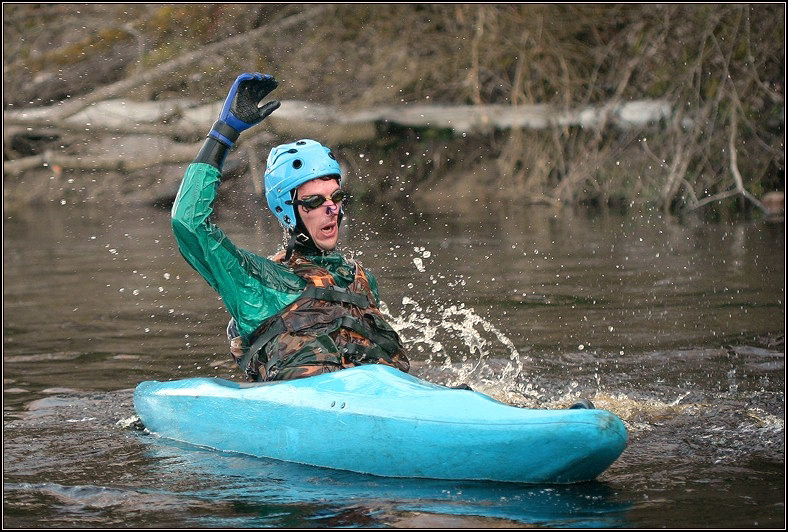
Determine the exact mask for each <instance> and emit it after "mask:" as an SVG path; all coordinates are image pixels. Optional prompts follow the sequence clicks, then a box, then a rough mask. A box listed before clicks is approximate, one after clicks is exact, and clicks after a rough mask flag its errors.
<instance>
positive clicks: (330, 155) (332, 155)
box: [328, 152, 336, 161]
mask: <svg viewBox="0 0 788 532" xmlns="http://www.w3.org/2000/svg"><path fill="white" fill-rule="evenodd" d="M328 156H329V157H331V158H332V159H334V154H333V153H331V152H328ZM334 160H335V161H336V159H334Z"/></svg>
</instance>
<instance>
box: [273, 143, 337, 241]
mask: <svg viewBox="0 0 788 532" xmlns="http://www.w3.org/2000/svg"><path fill="white" fill-rule="evenodd" d="M323 176H334V177H336V179H337V181H339V184H340V186H341V185H342V171H341V169H340V168H339V163H338V162H337V161H336V159H334V156H333V155H332V154H331V150H329V149H328V148H326V147H325V146H323V145H322V144H320V143H319V142H316V141H314V140H309V139H303V140H297V141H295V142H291V143H290V144H282V145H280V146H277V147H275V148H274V149H272V150H271V153H269V154H268V162H267V163H266V166H265V176H264V179H263V180H264V183H263V185H264V189H265V199H266V201H267V202H268V208H270V209H271V212H273V213H274V216H276V218H277V220H279V223H280V224H282V226H283V227H284V228H285V229H288V230H290V231H292V230H293V229H295V225H296V217H295V211H294V210H293V206H292V205H288V204H286V203H285V202H286V201H289V200H291V199H292V198H293V190H295V189H296V188H298V187H300V186H301V185H303V184H304V183H306V182H307V181H311V180H313V179H316V178H318V177H323Z"/></svg>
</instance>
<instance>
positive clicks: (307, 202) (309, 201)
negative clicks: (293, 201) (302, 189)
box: [300, 195, 326, 209]
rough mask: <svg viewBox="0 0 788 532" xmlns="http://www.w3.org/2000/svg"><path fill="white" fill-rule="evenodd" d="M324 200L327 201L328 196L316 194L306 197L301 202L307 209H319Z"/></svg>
mask: <svg viewBox="0 0 788 532" xmlns="http://www.w3.org/2000/svg"><path fill="white" fill-rule="evenodd" d="M324 201H326V198H324V197H323V196H317V195H315V196H307V197H305V198H304V199H302V200H301V202H300V203H301V205H303V206H304V207H306V208H307V209H317V208H318V207H320V206H321V205H322V204H323V202H324Z"/></svg>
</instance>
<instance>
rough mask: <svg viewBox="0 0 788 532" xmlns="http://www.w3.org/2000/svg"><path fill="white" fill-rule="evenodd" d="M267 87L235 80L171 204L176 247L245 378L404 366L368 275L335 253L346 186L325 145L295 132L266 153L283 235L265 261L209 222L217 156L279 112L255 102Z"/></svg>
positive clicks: (259, 79)
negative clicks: (217, 304)
mask: <svg viewBox="0 0 788 532" xmlns="http://www.w3.org/2000/svg"><path fill="white" fill-rule="evenodd" d="M276 86H277V82H276V80H275V79H274V78H273V77H272V76H270V75H267V74H266V75H263V74H259V73H244V74H241V75H240V76H238V78H236V80H235V82H234V83H233V85H232V87H231V89H230V91H229V93H228V95H227V98H226V99H225V101H224V105H223V107H222V109H221V111H220V113H219V117H218V119H217V120H216V122H215V123H214V124H213V127H212V128H211V130H210V132H209V133H208V136H207V138H206V140H205V142H204V144H203V146H202V148H201V149H200V151H199V153H198V154H197V157H196V158H195V159H194V161H193V162H192V164H190V165H189V166H188V168H187V169H186V172H185V174H184V177H183V181H182V183H181V186H180V189H179V190H178V195H177V197H176V199H175V203H174V204H173V207H172V227H173V232H174V233H175V239H176V241H177V243H178V248H179V250H180V252H181V254H182V255H183V257H184V258H185V259H186V260H187V261H188V262H189V264H191V266H192V267H193V268H194V269H195V270H197V272H198V273H199V274H200V275H201V276H202V277H203V278H204V279H205V280H206V281H207V282H208V284H209V285H210V286H212V287H213V288H214V289H215V290H216V291H217V292H218V293H219V295H220V296H221V297H222V300H223V301H224V304H225V307H226V308H227V310H228V312H229V314H230V315H231V316H232V318H231V319H230V323H229V324H228V326H227V335H228V340H229V341H230V351H231V354H232V356H233V357H234V359H235V361H236V362H237V363H238V364H239V366H240V367H241V369H242V370H243V371H244V373H245V374H246V376H247V378H248V379H249V380H257V381H265V380H285V379H295V378H301V377H308V376H312V375H318V374H320V373H325V372H329V371H337V370H340V369H343V368H347V367H353V366H357V365H360V364H369V363H378V364H387V365H390V366H394V367H396V368H398V369H400V370H402V371H405V372H407V371H408V370H409V368H410V363H409V361H408V357H407V355H406V353H405V349H404V347H403V345H402V342H401V341H400V338H399V336H398V335H397V333H396V332H395V331H394V329H393V328H392V327H391V326H390V325H389V324H388V323H387V322H386V320H385V318H384V316H383V314H382V313H381V312H380V310H379V303H380V296H379V293H378V284H377V280H376V279H375V277H374V275H373V274H372V273H371V272H369V271H367V270H365V269H364V268H363V267H362V266H361V265H360V264H359V263H358V262H356V261H355V260H348V259H346V258H345V257H344V256H343V255H342V254H341V253H340V252H338V251H337V250H336V246H337V241H338V238H339V227H340V224H341V222H342V216H343V212H344V211H343V208H344V203H345V200H346V198H347V194H346V193H345V191H344V190H343V189H342V188H341V186H342V170H341V168H340V165H339V163H338V162H337V161H336V159H335V158H334V156H333V154H332V153H331V151H330V150H329V149H328V148H326V147H324V146H322V145H321V144H320V143H318V142H316V141H314V140H310V139H303V140H299V141H296V142H292V143H289V144H283V145H280V146H277V147H275V148H273V149H272V150H271V152H270V154H269V155H268V160H267V165H266V170H265V176H264V189H265V195H266V201H267V203H268V206H269V208H270V209H271V211H272V212H273V214H274V216H276V218H277V220H278V221H279V223H280V224H281V225H282V227H284V229H285V231H286V235H287V244H286V246H285V249H284V250H282V251H281V252H280V253H278V254H277V255H275V256H274V257H271V258H265V257H261V256H258V255H256V254H254V253H252V252H250V251H247V250H244V249H240V248H238V247H236V246H235V245H234V244H233V243H232V242H231V241H230V239H229V238H228V237H227V236H226V235H225V234H224V233H223V232H222V231H221V229H219V228H218V227H217V226H216V225H214V224H213V222H212V221H211V219H210V218H211V214H212V212H213V204H214V201H215V200H216V196H217V192H218V188H219V185H220V180H221V174H222V166H223V164H224V160H225V157H226V156H227V153H228V152H229V151H230V150H231V149H232V147H233V144H234V143H235V141H236V140H237V139H238V137H239V135H240V134H241V133H242V132H243V131H245V130H247V129H249V128H251V127H253V126H255V125H257V124H259V123H260V122H262V121H263V120H264V119H265V118H266V117H267V116H269V115H270V114H271V113H272V112H274V111H275V110H276V109H277V108H279V106H280V102H278V101H275V100H273V101H269V102H267V103H263V102H262V101H263V99H265V98H266V97H267V96H268V94H269V93H270V92H271V91H272V90H274V89H275V88H276Z"/></svg>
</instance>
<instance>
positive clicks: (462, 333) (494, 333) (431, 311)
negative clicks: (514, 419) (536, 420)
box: [381, 296, 529, 394]
mask: <svg viewBox="0 0 788 532" xmlns="http://www.w3.org/2000/svg"><path fill="white" fill-rule="evenodd" d="M402 307H403V308H402V311H401V313H400V315H398V316H394V315H392V313H391V312H390V311H389V310H388V308H387V307H386V305H385V304H382V305H381V310H382V311H383V312H384V314H386V315H387V317H388V318H389V319H390V321H391V323H392V326H393V327H394V328H395V329H396V330H397V332H398V333H399V334H400V336H401V337H402V340H403V342H404V343H405V344H406V345H407V346H408V347H409V348H410V350H411V352H412V353H415V354H416V358H417V360H414V361H413V362H414V366H420V367H423V369H424V370H425V371H430V370H436V371H437V372H439V373H440V377H441V378H442V379H445V380H446V384H447V385H456V384H459V383H471V385H472V386H473V387H474V388H475V389H476V388H477V387H478V386H479V385H484V387H485V388H494V389H496V390H498V394H502V393H503V394H506V393H510V392H518V393H519V394H522V393H524V392H527V391H528V390H526V387H524V386H522V385H521V379H520V377H521V375H522V371H523V365H522V364H523V362H525V361H527V360H529V359H528V357H527V356H522V355H521V354H520V353H519V352H518V350H517V348H516V347H515V345H514V343H513V342H512V341H511V340H510V339H509V338H508V337H507V336H506V335H505V334H504V333H503V332H501V331H500V330H499V329H498V328H497V327H495V325H493V324H492V323H491V322H490V321H489V320H487V319H485V318H483V317H481V316H479V315H478V314H477V313H476V312H475V311H474V309H472V308H468V307H466V306H465V305H463V304H443V303H442V302H440V301H439V300H435V301H434V302H433V304H431V305H427V306H424V307H422V305H421V304H420V303H419V302H418V301H416V300H414V299H412V298H410V297H407V296H405V297H403V299H402ZM419 354H423V355H424V358H422V357H419V356H418V355H419Z"/></svg>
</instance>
